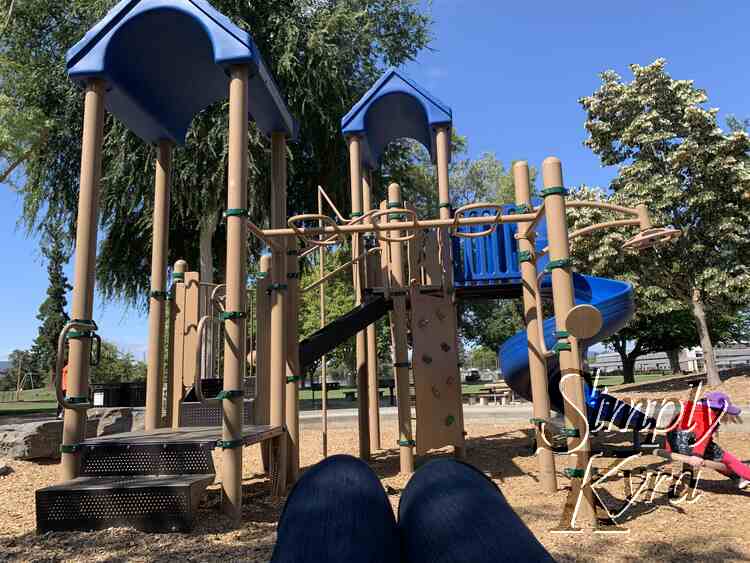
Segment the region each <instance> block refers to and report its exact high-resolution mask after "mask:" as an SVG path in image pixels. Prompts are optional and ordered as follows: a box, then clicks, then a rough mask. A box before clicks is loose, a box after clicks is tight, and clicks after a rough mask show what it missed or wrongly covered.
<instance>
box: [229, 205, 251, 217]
mask: <svg viewBox="0 0 750 563" xmlns="http://www.w3.org/2000/svg"><path fill="white" fill-rule="evenodd" d="M247 214H248V210H247V209H243V208H241V207H235V208H232V209H227V210H226V211H225V212H224V213H223V215H224V219H226V218H227V217H247Z"/></svg>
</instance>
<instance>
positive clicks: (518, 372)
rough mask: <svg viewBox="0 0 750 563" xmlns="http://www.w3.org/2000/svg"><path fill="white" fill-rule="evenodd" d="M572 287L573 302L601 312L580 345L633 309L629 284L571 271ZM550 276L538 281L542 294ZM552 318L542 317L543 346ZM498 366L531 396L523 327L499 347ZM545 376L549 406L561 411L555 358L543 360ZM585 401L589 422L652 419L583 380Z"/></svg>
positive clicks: (626, 424)
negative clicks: (593, 331) (598, 322)
mask: <svg viewBox="0 0 750 563" xmlns="http://www.w3.org/2000/svg"><path fill="white" fill-rule="evenodd" d="M573 288H574V294H575V301H576V305H581V304H589V305H593V306H594V307H596V308H597V309H599V311H600V312H601V314H602V319H603V323H602V328H601V330H600V331H599V333H598V334H596V335H595V336H594V337H593V338H590V339H588V340H583V341H582V342H581V344H582V348H584V349H585V348H586V347H588V346H592V345H594V344H596V343H598V342H601V341H602V340H604V339H605V338H608V337H609V336H612V335H613V334H615V333H616V332H617V331H618V330H620V329H621V328H622V327H624V326H625V324H626V323H627V322H628V320H630V317H631V316H632V315H633V312H634V310H635V304H634V301H633V287H632V286H631V285H630V284H629V283H626V282H621V281H617V280H612V279H607V278H599V277H594V276H585V275H581V274H576V273H574V274H573ZM551 289H552V288H551V278H550V276H549V275H546V276H544V278H543V279H542V283H541V290H542V294H543V295H550V293H551ZM555 331H556V328H555V319H554V317H552V318H549V319H546V320H545V321H544V341H545V345H546V347H547V349H552V347H553V346H554V345H555V342H556V338H555ZM499 359H500V368H501V370H502V374H503V378H504V379H505V381H506V383H508V385H509V386H510V388H511V389H513V391H515V392H516V393H518V394H519V395H520V396H521V397H523V398H525V399H527V400H531V378H530V375H529V349H528V346H527V340H526V331H525V330H523V331H521V332H519V333H517V334H515V335H514V336H513V337H511V338H509V339H508V340H506V341H505V342H504V343H503V345H502V346H501V347H500V350H499ZM547 374H548V377H549V394H550V402H551V406H552V408H553V409H555V410H557V411H559V412H562V411H563V397H562V393H561V392H560V367H559V364H558V362H557V360H556V359H555V358H554V357H553V358H549V359H548V360H547ZM586 402H587V405H588V407H589V413H588V414H589V422H590V423H591V424H592V426H594V423H595V422H597V421H598V422H610V421H611V422H613V423H614V424H616V425H617V426H619V427H621V428H635V427H637V428H645V427H647V426H650V425H651V423H652V421H651V420H647V419H646V418H645V416H644V415H643V413H642V412H640V411H638V410H634V409H632V408H631V407H630V406H628V405H627V404H625V403H623V402H621V401H619V400H617V399H616V398H614V397H612V396H611V395H607V394H604V393H600V392H598V391H596V390H593V389H592V388H591V387H590V386H589V385H588V384H586Z"/></svg>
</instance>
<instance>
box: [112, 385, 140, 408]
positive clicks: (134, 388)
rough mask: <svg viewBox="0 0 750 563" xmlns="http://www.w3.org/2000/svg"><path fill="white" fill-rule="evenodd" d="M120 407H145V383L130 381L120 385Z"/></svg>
mask: <svg viewBox="0 0 750 563" xmlns="http://www.w3.org/2000/svg"><path fill="white" fill-rule="evenodd" d="M120 393H121V396H120V404H119V405H118V406H121V407H145V406H146V382H145V381H130V382H128V383H121V384H120Z"/></svg>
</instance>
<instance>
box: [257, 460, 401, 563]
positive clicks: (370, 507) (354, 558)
mask: <svg viewBox="0 0 750 563" xmlns="http://www.w3.org/2000/svg"><path fill="white" fill-rule="evenodd" d="M399 549H400V548H399V536H398V529H397V527H396V519H395V517H394V515H393V509H392V508H391V504H390V502H389V501H388V497H387V496H386V494H385V491H384V490H383V486H382V485H381V484H380V480H379V479H378V478H377V476H376V475H375V474H374V473H373V472H372V470H371V469H370V468H369V467H368V466H367V464H366V463H364V462H363V461H361V460H359V459H356V458H353V457H351V456H344V455H336V456H332V457H329V458H327V459H325V460H323V461H321V462H320V463H318V464H317V465H316V466H314V467H312V468H311V469H309V470H307V471H306V472H305V473H304V474H303V475H302V477H301V478H300V480H299V481H298V482H297V484H296V485H295V486H294V488H293V489H292V492H291V493H290V494H289V498H288V499H287V502H286V506H285V507H284V512H283V513H282V515H281V519H280V520H279V527H278V539H277V541H276V548H275V549H274V553H273V559H272V562H273V563H291V562H294V563H305V562H308V561H309V562H310V563H313V562H314V563H322V562H330V563H336V562H339V561H340V562H342V563H343V562H345V563H359V562H361V563H381V562H382V563H386V562H387V563H398V561H399V559H400V558H399Z"/></svg>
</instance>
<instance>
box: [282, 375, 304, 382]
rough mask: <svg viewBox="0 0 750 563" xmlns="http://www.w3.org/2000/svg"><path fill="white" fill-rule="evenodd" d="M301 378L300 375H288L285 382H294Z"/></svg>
mask: <svg viewBox="0 0 750 563" xmlns="http://www.w3.org/2000/svg"><path fill="white" fill-rule="evenodd" d="M302 379H303V378H302V376H301V375H288V376H287V378H286V382H287V383H295V382H297V381H302Z"/></svg>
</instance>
